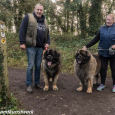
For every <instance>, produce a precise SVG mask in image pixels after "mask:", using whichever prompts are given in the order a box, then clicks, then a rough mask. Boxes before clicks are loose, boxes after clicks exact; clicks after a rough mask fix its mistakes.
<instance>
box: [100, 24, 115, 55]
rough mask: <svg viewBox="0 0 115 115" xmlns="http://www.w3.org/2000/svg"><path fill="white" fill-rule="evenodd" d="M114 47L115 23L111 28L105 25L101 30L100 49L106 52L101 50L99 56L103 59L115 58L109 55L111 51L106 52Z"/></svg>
mask: <svg viewBox="0 0 115 115" xmlns="http://www.w3.org/2000/svg"><path fill="white" fill-rule="evenodd" d="M112 45H115V23H114V24H113V25H112V26H110V27H108V26H107V25H104V26H102V27H101V28H100V41H99V49H105V50H99V55H101V56H103V57H115V55H114V56H111V55H109V51H108V50H106V49H109V48H110V47H111V46H112Z"/></svg>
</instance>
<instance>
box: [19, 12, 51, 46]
mask: <svg viewBox="0 0 115 115" xmlns="http://www.w3.org/2000/svg"><path fill="white" fill-rule="evenodd" d="M33 15H34V17H35V18H36V20H37V25H36V26H37V36H36V47H44V44H45V24H44V20H45V16H44V15H42V17H41V18H38V17H37V16H36V15H35V13H33ZM28 20H29V18H28V14H27V15H26V16H25V18H24V19H23V21H22V23H21V26H20V31H19V40H20V44H26V33H27V27H28ZM46 43H48V44H50V37H49V31H48V33H47V41H46Z"/></svg>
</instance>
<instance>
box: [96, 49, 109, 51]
mask: <svg viewBox="0 0 115 115" xmlns="http://www.w3.org/2000/svg"><path fill="white" fill-rule="evenodd" d="M97 50H98V51H100V50H109V49H97Z"/></svg>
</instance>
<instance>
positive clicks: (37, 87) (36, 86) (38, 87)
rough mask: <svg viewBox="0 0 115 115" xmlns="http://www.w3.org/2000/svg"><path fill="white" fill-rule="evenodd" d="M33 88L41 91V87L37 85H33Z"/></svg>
mask: <svg viewBox="0 0 115 115" xmlns="http://www.w3.org/2000/svg"><path fill="white" fill-rule="evenodd" d="M34 88H36V89H43V87H42V86H40V85H39V84H35V85H34Z"/></svg>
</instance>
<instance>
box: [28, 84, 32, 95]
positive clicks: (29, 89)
mask: <svg viewBox="0 0 115 115" xmlns="http://www.w3.org/2000/svg"><path fill="white" fill-rule="evenodd" d="M27 92H28V93H33V90H32V86H31V85H29V86H27Z"/></svg>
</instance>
